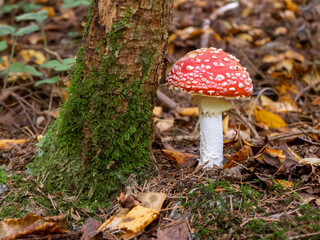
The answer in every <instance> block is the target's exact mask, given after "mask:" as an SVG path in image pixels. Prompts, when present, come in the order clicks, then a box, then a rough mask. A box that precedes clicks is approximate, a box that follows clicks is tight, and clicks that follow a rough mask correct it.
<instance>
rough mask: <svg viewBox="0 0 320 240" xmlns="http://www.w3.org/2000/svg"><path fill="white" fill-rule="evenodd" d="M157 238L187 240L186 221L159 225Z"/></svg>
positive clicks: (187, 228)
mask: <svg viewBox="0 0 320 240" xmlns="http://www.w3.org/2000/svg"><path fill="white" fill-rule="evenodd" d="M157 238H158V239H161V240H173V239H174V240H186V239H189V227H188V223H187V221H186V219H184V218H181V219H177V220H175V221H173V222H170V223H166V224H161V225H160V226H159V228H158V231H157Z"/></svg>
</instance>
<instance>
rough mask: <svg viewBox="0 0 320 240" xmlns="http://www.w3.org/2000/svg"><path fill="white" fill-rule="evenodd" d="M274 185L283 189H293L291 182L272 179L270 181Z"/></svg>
mask: <svg viewBox="0 0 320 240" xmlns="http://www.w3.org/2000/svg"><path fill="white" fill-rule="evenodd" d="M272 181H273V183H274V185H281V186H282V187H284V188H292V187H293V182H290V181H287V180H284V179H273V180H272Z"/></svg>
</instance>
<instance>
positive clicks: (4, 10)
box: [1, 3, 20, 14]
mask: <svg viewBox="0 0 320 240" xmlns="http://www.w3.org/2000/svg"><path fill="white" fill-rule="evenodd" d="M19 5H20V4H19V3H16V4H5V5H3V6H2V7H1V12H2V13H4V14H5V13H9V12H11V11H12V10H14V9H16V8H18V7H19Z"/></svg>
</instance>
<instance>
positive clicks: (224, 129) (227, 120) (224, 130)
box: [222, 115, 230, 135]
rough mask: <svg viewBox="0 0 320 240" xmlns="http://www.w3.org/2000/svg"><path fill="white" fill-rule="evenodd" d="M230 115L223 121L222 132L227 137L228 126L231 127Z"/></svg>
mask: <svg viewBox="0 0 320 240" xmlns="http://www.w3.org/2000/svg"><path fill="white" fill-rule="evenodd" d="M229 118H230V117H229V115H227V116H226V117H225V118H224V119H223V120H222V130H223V134H224V135H227V133H228V126H229Z"/></svg>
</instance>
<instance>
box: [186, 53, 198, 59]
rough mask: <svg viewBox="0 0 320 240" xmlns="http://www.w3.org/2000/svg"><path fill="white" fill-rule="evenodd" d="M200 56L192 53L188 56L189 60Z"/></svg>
mask: <svg viewBox="0 0 320 240" xmlns="http://www.w3.org/2000/svg"><path fill="white" fill-rule="evenodd" d="M197 55H198V54H197V53H190V54H189V55H188V57H189V58H195V57H196V56H197Z"/></svg>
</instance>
